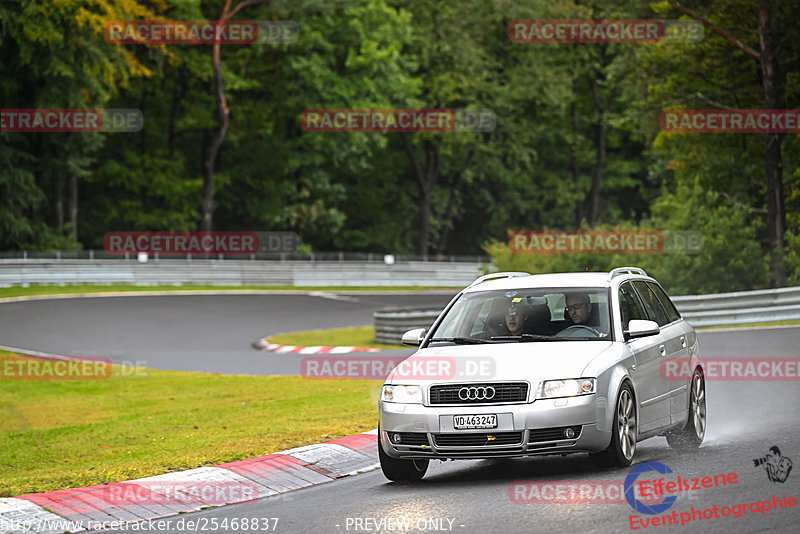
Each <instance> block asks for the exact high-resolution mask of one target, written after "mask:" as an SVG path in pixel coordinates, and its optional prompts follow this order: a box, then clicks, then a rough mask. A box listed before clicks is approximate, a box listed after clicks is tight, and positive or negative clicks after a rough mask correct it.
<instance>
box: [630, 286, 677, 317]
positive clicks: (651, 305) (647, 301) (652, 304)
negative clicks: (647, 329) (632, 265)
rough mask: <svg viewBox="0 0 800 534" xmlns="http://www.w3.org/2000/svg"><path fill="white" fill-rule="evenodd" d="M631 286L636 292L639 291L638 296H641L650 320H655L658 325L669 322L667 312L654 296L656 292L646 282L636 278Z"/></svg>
mask: <svg viewBox="0 0 800 534" xmlns="http://www.w3.org/2000/svg"><path fill="white" fill-rule="evenodd" d="M633 286H634V287H635V288H636V292H637V293H639V296H640V297H642V304H644V307H645V309H646V310H647V315H648V316H649V317H650V320H651V321H655V322H657V323H658V326H664V325H665V324H667V323H669V322H670V321H669V318H668V317H667V312H665V311H664V308H662V307H661V303H660V302H658V297H656V294H655V293H653V291H652V290H651V289H650V288H649V287H648V286H647V284H646V283H645V282H643V281H641V280H637V281H635V282H633Z"/></svg>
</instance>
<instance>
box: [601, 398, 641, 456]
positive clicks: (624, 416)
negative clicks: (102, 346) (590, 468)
mask: <svg viewBox="0 0 800 534" xmlns="http://www.w3.org/2000/svg"><path fill="white" fill-rule="evenodd" d="M611 428H612V432H611V443H610V444H609V445H608V448H607V449H606V450H604V451H603V452H601V453H599V454H597V455H596V458H597V460H598V463H600V464H601V465H605V466H609V467H625V466H628V465H631V462H632V461H633V455H634V454H635V453H636V437H637V432H638V427H637V424H636V403H635V402H634V399H633V392H632V391H631V387H630V386H629V385H628V384H627V383H625V384H622V386H621V387H620V389H619V394H617V402H616V404H615V409H614V422H613V425H612V427H611Z"/></svg>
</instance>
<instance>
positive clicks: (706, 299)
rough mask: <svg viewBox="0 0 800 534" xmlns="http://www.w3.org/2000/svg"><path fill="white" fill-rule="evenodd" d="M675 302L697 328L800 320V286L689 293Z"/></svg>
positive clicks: (683, 314) (674, 299) (675, 299)
mask: <svg viewBox="0 0 800 534" xmlns="http://www.w3.org/2000/svg"><path fill="white" fill-rule="evenodd" d="M672 301H673V302H674V303H675V306H677V308H678V311H680V312H681V315H682V316H683V317H684V319H686V320H687V321H689V323H690V324H691V325H692V326H695V327H703V326H724V325H740V324H747V323H763V322H771V321H785V320H790V319H800V287H782V288H778V289H760V290H757V291H736V292H733V293H717V294H715V295H688V296H682V297H674V298H673V299H672Z"/></svg>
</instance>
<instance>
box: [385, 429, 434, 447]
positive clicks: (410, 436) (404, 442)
mask: <svg viewBox="0 0 800 534" xmlns="http://www.w3.org/2000/svg"><path fill="white" fill-rule="evenodd" d="M395 434H400V443H396V442H395V441H394V439H393V438H394V435H395ZM389 441H391V442H392V445H395V446H398V447H403V446H407V447H419V446H420V445H426V446H427V445H428V434H426V433H425V432H390V433H389Z"/></svg>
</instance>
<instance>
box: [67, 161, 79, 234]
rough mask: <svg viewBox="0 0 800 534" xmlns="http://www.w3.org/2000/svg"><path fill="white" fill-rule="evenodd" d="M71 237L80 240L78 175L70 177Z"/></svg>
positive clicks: (73, 174)
mask: <svg viewBox="0 0 800 534" xmlns="http://www.w3.org/2000/svg"><path fill="white" fill-rule="evenodd" d="M69 235H70V236H71V237H72V238H73V239H75V240H76V241H77V240H78V175H77V174H75V173H72V174H70V175H69Z"/></svg>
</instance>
